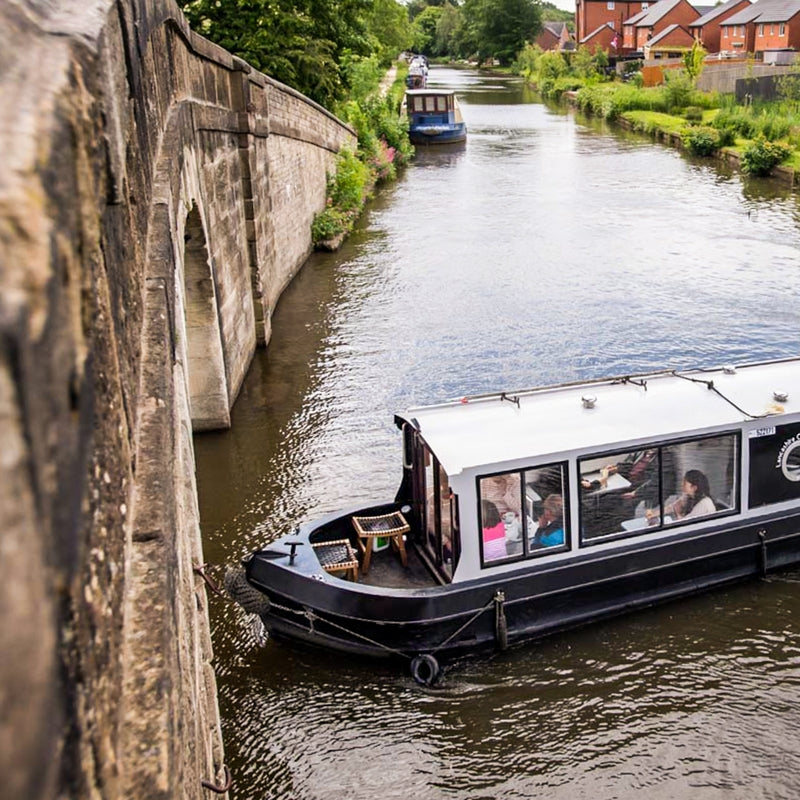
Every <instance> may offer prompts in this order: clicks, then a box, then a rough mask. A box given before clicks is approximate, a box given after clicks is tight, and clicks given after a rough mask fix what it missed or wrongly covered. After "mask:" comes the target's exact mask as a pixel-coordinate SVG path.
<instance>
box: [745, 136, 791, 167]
mask: <svg viewBox="0 0 800 800" xmlns="http://www.w3.org/2000/svg"><path fill="white" fill-rule="evenodd" d="M791 152H792V150H791V148H790V147H789V146H788V145H785V144H782V143H781V142H770V141H767V139H766V138H765V137H764V136H758V137H757V138H756V140H755V141H754V142H753V144H752V145H750V147H748V148H747V149H746V150H745V151H744V153H742V171H743V172H746V173H747V174H748V175H769V173H770V172H771V171H772V168H773V167H775V166H777V165H778V164H780V163H781V161H783V160H784V159H785V158H788V157H789V155H790V154H791Z"/></svg>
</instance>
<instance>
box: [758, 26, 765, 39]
mask: <svg viewBox="0 0 800 800" xmlns="http://www.w3.org/2000/svg"><path fill="white" fill-rule="evenodd" d="M758 35H759V36H763V35H764V26H763V25H759V26H758Z"/></svg>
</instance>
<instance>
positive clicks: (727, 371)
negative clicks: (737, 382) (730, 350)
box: [722, 364, 736, 375]
mask: <svg viewBox="0 0 800 800" xmlns="http://www.w3.org/2000/svg"><path fill="white" fill-rule="evenodd" d="M722 371H723V372H724V373H725V374H726V375H735V374H736V367H734V366H733V364H726V365H725V366H724V367H723V368H722Z"/></svg>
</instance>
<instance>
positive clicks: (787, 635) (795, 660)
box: [195, 69, 800, 800]
mask: <svg viewBox="0 0 800 800" xmlns="http://www.w3.org/2000/svg"><path fill="white" fill-rule="evenodd" d="M432 77H433V80H434V81H435V82H438V83H441V84H442V85H445V86H448V87H453V88H455V89H456V90H457V92H458V95H459V98H460V100H461V104H462V108H463V113H464V117H465V119H466V121H467V125H468V127H469V140H468V142H467V144H466V145H465V146H460V147H455V148H446V149H441V148H429V149H423V150H420V151H419V152H418V156H417V158H416V160H415V161H414V163H413V164H412V165H411V166H410V167H409V168H408V169H407V170H406V171H405V173H404V174H403V175H402V176H401V178H400V180H399V181H397V183H395V184H393V185H391V186H389V187H387V188H385V189H383V190H382V191H381V192H380V194H379V196H378V197H377V198H376V200H375V201H374V202H373V203H372V204H371V205H370V207H369V209H368V212H367V213H366V214H365V215H364V217H363V219H362V222H361V224H360V227H359V229H358V230H357V232H356V233H355V235H354V236H353V237H351V239H350V240H349V241H348V242H347V243H346V245H345V246H344V248H343V249H342V250H341V251H340V252H339V253H337V254H333V255H330V254H329V255H316V256H314V257H312V258H311V259H310V260H309V262H308V264H307V265H306V266H305V267H304V269H303V270H302V271H301V273H300V274H299V275H298V277H297V278H296V279H295V281H294V282H293V283H292V285H291V286H290V287H289V289H288V290H287V292H286V293H285V295H284V297H283V298H282V299H281V302H280V304H279V307H278V309H277V312H276V314H275V316H274V317H273V326H274V327H273V331H274V332H273V338H272V341H271V343H270V346H269V348H268V349H267V350H266V351H263V352H260V353H259V354H258V355H257V357H256V360H255V362H254V364H253V367H252V369H251V372H250V374H249V376H248V378H247V381H246V383H245V386H244V388H243V390H242V394H241V396H240V398H239V400H238V401H237V404H236V407H235V409H234V414H233V429H232V430H231V431H229V432H226V433H220V434H207V435H202V436H199V437H197V438H196V440H195V444H196V452H197V477H198V484H199V491H200V505H201V509H200V510H201V519H202V524H203V536H204V545H205V550H206V557H207V558H208V560H209V561H211V562H213V563H216V564H223V563H226V562H235V561H237V560H238V559H239V558H240V557H241V556H242V555H243V554H245V553H247V552H249V551H250V550H253V549H255V548H256V547H258V546H260V545H263V544H265V543H266V542H268V541H269V540H270V539H271V538H273V537H275V536H277V535H279V534H281V533H283V532H284V531H285V530H287V529H288V528H289V527H290V526H291V525H293V524H295V523H296V522H298V521H301V520H304V519H308V518H311V517H315V516H317V515H319V514H321V513H324V512H327V511H330V510H334V509H336V508H338V507H340V506H343V505H346V504H350V503H359V502H362V501H365V502H370V501H373V500H382V499H385V498H387V497H390V496H393V495H394V492H395V489H396V484H397V481H398V480H399V476H400V467H399V465H400V442H399V434H398V433H397V431H396V430H395V429H394V427H393V424H392V414H393V412H394V411H395V410H398V409H401V408H404V407H407V406H409V405H416V404H420V403H426V402H433V401H438V400H442V399H447V398H452V397H459V396H462V395H464V394H469V393H479V392H488V391H496V390H501V389H515V388H521V387H525V386H532V385H537V384H541V383H550V382H560V381H567V380H573V379H577V378H590V377H600V376H605V375H610V374H622V373H627V372H635V371H641V370H647V369H651V368H661V367H689V366H712V365H718V364H722V363H731V362H732V363H736V362H743V361H752V360H759V359H767V358H776V357H782V356H788V355H796V354H798V353H799V352H800V258H799V257H798V248H799V247H800V228H799V227H798V216H799V215H800V206H798V197H797V195H794V194H792V193H790V192H789V191H788V190H786V189H782V188H781V187H780V186H776V185H775V184H774V183H772V182H769V181H753V180H751V181H743V180H742V179H741V177H740V176H739V175H738V174H735V173H734V174H732V173H730V172H727V171H725V170H724V169H722V168H720V167H719V166H716V165H713V164H708V163H705V162H694V161H691V160H689V159H687V158H686V157H685V156H684V155H682V154H680V153H679V152H677V151H675V150H672V149H669V148H665V147H662V146H660V145H656V144H653V143H651V142H650V141H649V140H648V139H643V138H640V137H638V136H632V135H628V134H625V133H622V132H619V131H614V130H610V129H608V128H606V127H605V126H603V125H600V124H599V123H597V122H594V121H590V120H585V119H582V118H580V117H579V116H576V115H575V114H574V113H571V112H567V111H565V110H554V109H550V108H548V107H546V106H544V105H542V104H540V103H538V102H536V100H535V98H534V97H533V96H532V95H530V94H529V93H528V92H526V91H525V90H524V89H523V87H522V86H521V84H520V83H519V82H518V81H516V80H514V79H509V78H502V77H497V76H487V75H481V74H479V73H476V72H470V71H466V70H463V71H462V70H458V71H457V70H449V69H434V70H433V72H432ZM467 434H468V432H467ZM798 582H800V573H785V574H781V575H775V576H771V577H770V578H769V579H768V580H767V581H765V582H757V583H751V584H746V585H742V586H737V587H734V588H731V589H728V590H724V591H720V592H716V593H714V594H712V595H707V596H703V597H699V598H693V599H689V600H685V601H680V602H677V603H673V604H671V605H669V606H664V607H662V608H659V609H655V610H651V611H646V612H641V613H637V614H634V615H631V616H628V617H622V618H619V619H617V620H614V621H611V622H606V623H601V624H598V625H594V626H592V627H590V628H586V629H584V630H580V631H576V632H572V633H569V634H565V635H561V636H558V637H554V638H552V639H549V640H546V641H543V642H539V643H536V644H533V645H528V646H525V647H518V648H515V649H513V650H511V651H510V652H508V653H505V654H503V655H495V656H487V655H482V656H480V657H475V658H472V659H465V660H463V661H460V662H457V663H455V664H453V665H451V666H450V667H449V668H448V669H447V671H446V673H445V675H444V678H443V680H442V682H441V685H440V686H439V687H438V688H436V689H433V690H428V689H422V688H420V687H418V686H417V685H416V684H414V683H413V681H412V680H411V678H410V677H409V675H408V674H406V673H403V672H402V671H400V670H399V669H397V668H396V667H394V666H386V665H373V664H371V663H364V662H361V661H356V660H353V659H348V658H345V657H343V656H337V655H331V654H327V653H321V652H312V651H307V650H301V649H297V648H294V647H291V646H289V645H285V644H282V643H278V642H273V641H268V642H267V643H266V644H265V645H264V644H263V643H262V642H261V641H260V639H259V637H258V635H257V634H258V632H257V631H256V630H254V629H253V627H252V626H251V625H250V624H249V623H248V621H247V620H246V619H245V618H244V616H243V615H242V614H240V613H238V609H237V608H236V607H235V606H233V605H232V604H230V605H228V604H224V603H222V602H221V601H216V600H214V599H212V600H211V601H210V602H211V603H212V604H213V605H212V613H213V617H212V624H213V638H214V648H215V653H216V658H217V663H216V669H217V676H218V681H219V687H220V695H221V705H222V715H223V733H224V737H225V743H226V753H227V761H228V763H229V764H230V766H231V768H232V771H233V773H234V776H235V778H236V784H235V787H234V790H233V793H232V795H233V797H234V798H235V800H245V799H246V800H255V799H256V798H259V799H260V798H282V799H285V800H328V798H330V800H334V798H353V799H357V800H376V799H377V798H380V800H385V799H386V798H407V797H416V798H420V800H423V799H424V800H427V799H428V798H431V800H436V799H437V798H453V799H454V800H467V799H469V800H479V799H481V798H533V797H547V798H556V799H560V798H564V799H565V800H566V799H567V798H593V800H605V799H606V798H624V799H626V800H627V799H629V798H641V797H649V798H688V797H691V798H701V799H702V800H706V799H708V798H731V797H733V798H796V797H798V796H800V593H799V592H798V588H799V587H798Z"/></svg>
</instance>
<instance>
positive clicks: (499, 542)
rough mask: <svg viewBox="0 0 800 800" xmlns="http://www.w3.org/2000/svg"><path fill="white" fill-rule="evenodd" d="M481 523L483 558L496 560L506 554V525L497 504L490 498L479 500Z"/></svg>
mask: <svg viewBox="0 0 800 800" xmlns="http://www.w3.org/2000/svg"><path fill="white" fill-rule="evenodd" d="M481 525H482V526H483V560H484V561H496V560H497V559H499V558H505V557H506V556H507V555H508V552H507V551H506V526H505V525H504V524H503V520H502V519H501V518H500V512H499V511H498V510H497V506H496V505H495V504H494V503H493V502H492V501H491V500H481Z"/></svg>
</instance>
